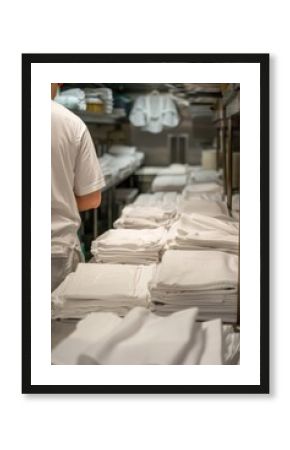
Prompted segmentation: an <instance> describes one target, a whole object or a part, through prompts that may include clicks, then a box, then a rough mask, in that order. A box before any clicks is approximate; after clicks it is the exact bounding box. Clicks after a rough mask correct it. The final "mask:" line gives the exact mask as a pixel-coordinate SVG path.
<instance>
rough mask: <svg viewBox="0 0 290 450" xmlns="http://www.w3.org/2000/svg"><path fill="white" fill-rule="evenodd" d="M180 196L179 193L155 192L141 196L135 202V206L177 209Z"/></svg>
mask: <svg viewBox="0 0 290 450" xmlns="http://www.w3.org/2000/svg"><path fill="white" fill-rule="evenodd" d="M179 197H180V194H178V193H177V192H155V193H153V194H140V195H138V197H137V198H136V200H135V201H134V203H133V205H134V206H157V207H158V208H164V209H168V208H172V209H174V208H176V206H177V202H178V199H179Z"/></svg>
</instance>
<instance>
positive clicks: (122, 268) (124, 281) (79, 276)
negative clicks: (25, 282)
mask: <svg viewBox="0 0 290 450" xmlns="http://www.w3.org/2000/svg"><path fill="white" fill-rule="evenodd" d="M155 270H156V265H155V264H151V265H147V266H143V265H136V266H134V265H127V264H85V263H80V264H79V265H78V267H77V270H76V271H75V272H73V273H71V274H70V275H69V276H68V277H67V278H66V279H65V280H64V282H63V283H62V284H61V285H60V286H59V287H58V288H57V289H56V291H55V292H53V293H52V316H53V318H63V319H66V318H75V319H79V318H83V317H85V316H86V315H87V314H88V313H90V312H97V311H111V312H115V313H117V314H119V315H125V314H126V313H127V312H128V311H129V310H130V309H132V308H133V307H135V306H145V307H147V306H148V302H149V292H148V283H149V281H150V280H151V279H152V277H153V275H154V272H155Z"/></svg>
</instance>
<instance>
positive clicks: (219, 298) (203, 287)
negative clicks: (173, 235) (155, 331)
mask: <svg viewBox="0 0 290 450" xmlns="http://www.w3.org/2000/svg"><path fill="white" fill-rule="evenodd" d="M149 288H150V294H151V303H150V307H151V309H152V311H155V312H156V313H158V314H161V315H163V314H169V313H172V312H175V311H179V310H182V309H185V308H189V307H193V306H196V307H198V308H199V316H198V318H199V320H210V319H214V318H217V317H221V318H222V320H223V321H224V322H231V323H232V322H235V321H236V319H237V303H238V296H237V288H238V256H237V255H233V254H229V253H225V252H220V251H188V250H184V251H183V250H168V251H166V252H165V253H164V256H163V258H162V261H161V263H160V264H159V265H158V267H157V271H156V273H155V276H154V278H153V280H152V282H151V283H150V285H149Z"/></svg>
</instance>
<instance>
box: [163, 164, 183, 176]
mask: <svg viewBox="0 0 290 450" xmlns="http://www.w3.org/2000/svg"><path fill="white" fill-rule="evenodd" d="M188 170H189V166H188V165H187V164H176V163H174V164H170V166H167V167H160V170H159V171H158V175H186V174H187V173H188Z"/></svg>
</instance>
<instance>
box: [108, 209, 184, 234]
mask: <svg viewBox="0 0 290 450" xmlns="http://www.w3.org/2000/svg"><path fill="white" fill-rule="evenodd" d="M175 216H176V208H172V207H168V208H165V207H164V208H160V207H158V206H148V207H144V206H138V205H137V206H135V205H134V204H133V205H130V206H126V207H125V208H124V209H123V211H122V215H121V217H119V219H117V220H116V221H115V222H114V228H135V229H141V228H158V227H166V228H168V227H169V226H170V225H171V223H172V222H173V220H174V219H175Z"/></svg>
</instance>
